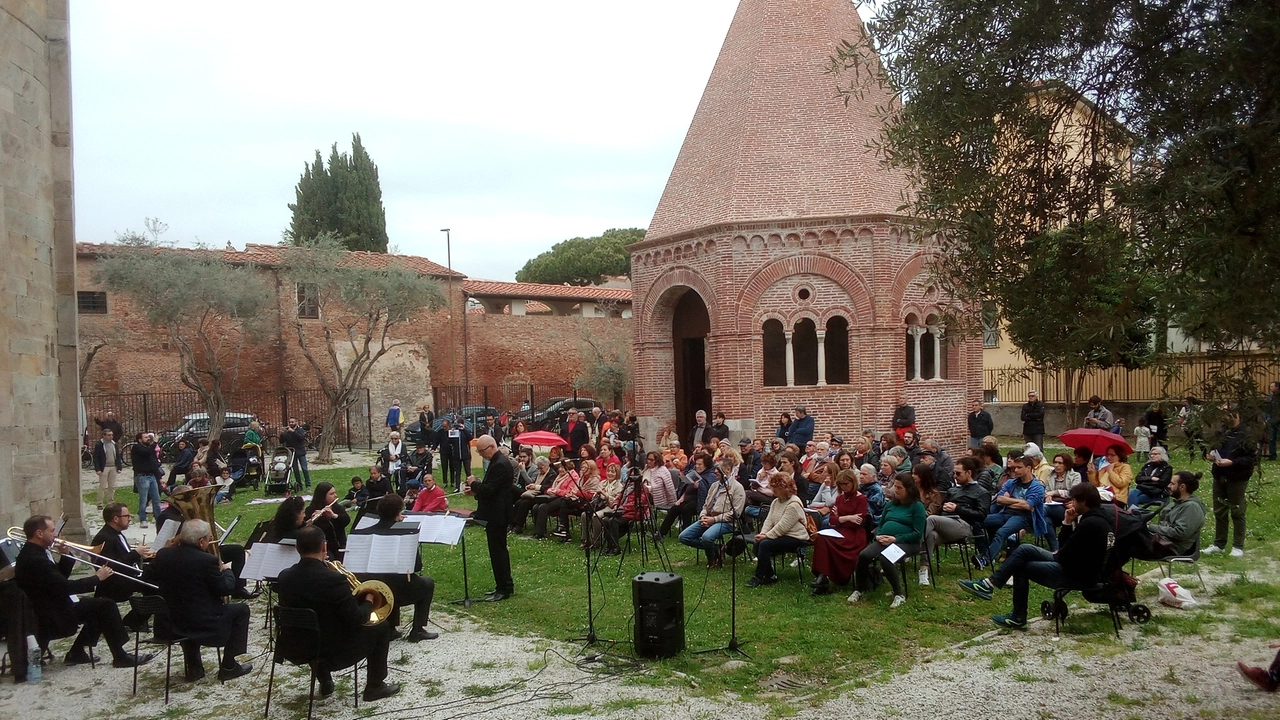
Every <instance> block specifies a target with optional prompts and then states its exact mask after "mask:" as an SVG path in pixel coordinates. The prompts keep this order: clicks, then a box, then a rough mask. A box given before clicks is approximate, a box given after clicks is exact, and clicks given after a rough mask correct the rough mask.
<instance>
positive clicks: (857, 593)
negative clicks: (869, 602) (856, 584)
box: [849, 590, 862, 602]
mask: <svg viewBox="0 0 1280 720" xmlns="http://www.w3.org/2000/svg"><path fill="white" fill-rule="evenodd" d="M861 599H862V591H861V590H854V591H853V592H851V593H849V602H858V601H859V600H861Z"/></svg>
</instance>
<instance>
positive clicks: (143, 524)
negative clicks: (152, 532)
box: [142, 520, 147, 528]
mask: <svg viewBox="0 0 1280 720" xmlns="http://www.w3.org/2000/svg"><path fill="white" fill-rule="evenodd" d="M142 527H143V528H146V527H147V521H146V520H143V521H142Z"/></svg>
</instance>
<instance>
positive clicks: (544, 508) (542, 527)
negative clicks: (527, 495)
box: [533, 497, 569, 537]
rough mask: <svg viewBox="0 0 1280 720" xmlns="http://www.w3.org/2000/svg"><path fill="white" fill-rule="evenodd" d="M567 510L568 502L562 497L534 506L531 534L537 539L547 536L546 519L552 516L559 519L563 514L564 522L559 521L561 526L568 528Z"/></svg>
mask: <svg viewBox="0 0 1280 720" xmlns="http://www.w3.org/2000/svg"><path fill="white" fill-rule="evenodd" d="M568 508H569V505H568V500H567V499H566V498H562V497H553V498H551V499H550V500H548V501H547V502H544V503H542V504H540V505H536V506H534V508H533V534H534V535H535V536H537V537H542V536H544V535H546V534H547V518H549V517H551V516H552V515H554V516H556V517H560V516H561V514H563V515H564V520H563V521H561V526H562V527H568V526H569V513H568V512H567V509H568Z"/></svg>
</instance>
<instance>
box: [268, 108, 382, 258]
mask: <svg viewBox="0 0 1280 720" xmlns="http://www.w3.org/2000/svg"><path fill="white" fill-rule="evenodd" d="M295 194H296V198H297V202H294V203H290V204H289V209H290V210H291V211H292V212H293V219H292V221H291V222H290V224H289V231H288V237H289V240H290V241H291V242H292V243H293V244H294V245H299V244H302V243H303V242H305V241H307V240H310V239H313V238H315V237H316V236H317V235H319V234H320V233H321V232H325V231H329V232H332V233H334V234H335V235H336V236H338V237H339V238H341V239H342V242H343V244H344V245H345V246H346V248H347V249H348V250H370V251H373V252H386V251H387V216H386V211H385V210H384V209H383V206H382V187H381V185H380V184H379V182H378V166H377V165H375V164H374V162H373V159H372V158H370V157H369V153H368V152H367V151H366V150H365V148H364V145H363V144H362V143H361V142H360V135H359V133H356V134H354V135H352V137H351V154H350V155H348V154H347V153H340V152H338V144H337V143H334V144H333V146H332V148H330V152H329V164H328V167H325V163H324V160H323V159H322V158H321V156H320V151H319V150H316V157H315V161H314V162H313V163H311V164H309V165H304V167H303V172H302V176H301V177H300V178H299V179H298V185H297V188H296V191H295Z"/></svg>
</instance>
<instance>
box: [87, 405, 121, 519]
mask: <svg viewBox="0 0 1280 720" xmlns="http://www.w3.org/2000/svg"><path fill="white" fill-rule="evenodd" d="M117 424H118V423H117ZM93 470H94V472H96V473H98V509H99V510H101V509H102V508H103V507H105V506H107V505H110V504H111V503H113V502H115V501H116V478H117V477H118V475H119V473H120V472H122V471H123V470H124V455H123V454H122V453H121V452H120V446H119V445H117V444H116V434H115V431H114V430H111V429H110V428H105V427H104V428H103V429H102V439H101V440H99V441H98V442H96V443H94V445H93Z"/></svg>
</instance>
